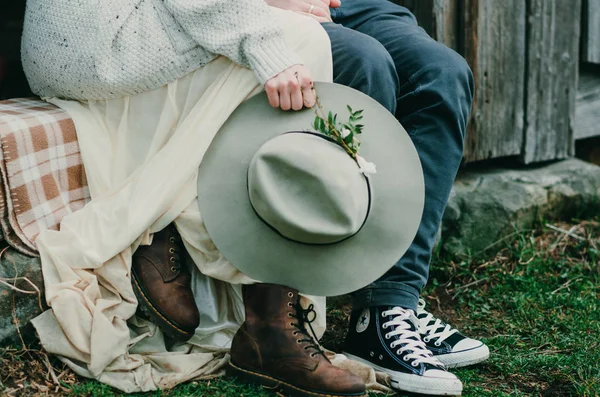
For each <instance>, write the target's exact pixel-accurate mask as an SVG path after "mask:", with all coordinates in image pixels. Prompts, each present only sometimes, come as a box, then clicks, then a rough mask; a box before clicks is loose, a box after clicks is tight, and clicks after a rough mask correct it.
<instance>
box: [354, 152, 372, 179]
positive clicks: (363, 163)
mask: <svg viewBox="0 0 600 397" xmlns="http://www.w3.org/2000/svg"><path fill="white" fill-rule="evenodd" d="M356 161H357V162H358V168H359V169H360V172H362V173H363V174H364V175H365V176H369V175H371V174H376V173H377V166H375V163H369V162H368V161H367V160H365V159H364V157H361V156H359V155H356Z"/></svg>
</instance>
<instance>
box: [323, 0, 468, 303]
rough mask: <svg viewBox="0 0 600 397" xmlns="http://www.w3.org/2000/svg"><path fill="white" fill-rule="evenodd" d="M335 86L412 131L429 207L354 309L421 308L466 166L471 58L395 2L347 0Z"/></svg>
mask: <svg viewBox="0 0 600 397" xmlns="http://www.w3.org/2000/svg"><path fill="white" fill-rule="evenodd" d="M331 17H332V19H333V22H334V23H324V24H323V27H324V28H325V30H326V31H327V33H328V34H329V37H330V39H331V47H332V52H333V73H334V81H335V82H336V83H339V84H343V85H346V86H350V87H353V88H355V89H357V90H359V91H362V92H363V93H365V94H367V95H369V96H371V97H372V98H374V99H375V100H377V101H378V102H379V103H381V104H382V105H383V106H385V107H386V108H387V109H388V110H389V111H390V112H392V113H393V114H395V115H396V118H397V119H398V121H400V123H401V124H402V125H403V126H404V128H405V129H406V131H407V132H408V134H409V135H410V137H411V139H412V141H413V143H414V145H415V147H416V149H417V151H418V153H419V157H420V159H421V164H422V167H423V172H424V177H425V208H424V210H423V217H422V219H421V225H420V227H419V230H418V232H417V235H416V237H415V239H414V241H413V243H412V245H411V246H410V248H409V249H408V251H407V252H406V253H405V254H404V256H403V257H402V258H400V260H399V261H398V262H397V263H396V264H395V265H394V267H393V268H392V269H390V270H389V271H388V272H387V273H386V274H385V275H384V276H383V277H381V278H380V279H379V280H377V281H376V282H374V283H373V284H371V285H369V286H367V287H366V288H364V289H362V290H360V291H357V292H356V293H355V294H354V309H362V308H364V307H369V306H387V305H390V306H401V307H405V308H408V309H413V310H416V307H417V302H418V298H419V294H420V293H421V290H422V289H423V287H424V286H425V284H426V282H427V278H428V276H429V264H430V260H431V253H432V250H433V246H434V244H435V238H436V234H437V230H438V227H439V225H440V222H441V218H442V215H443V213H444V209H445V207H446V203H447V201H448V197H449V195H450V190H451V188H452V184H453V182H454V179H455V178H456V173H457V171H458V167H459V165H460V162H461V159H462V154H463V146H464V137H465V129H466V126H467V120H468V118H469V113H470V111H471V102H472V99H473V75H472V73H471V70H470V69H469V66H468V65H467V63H466V62H465V60H464V59H463V58H462V57H461V56H460V55H458V54H457V53H456V52H454V51H452V50H451V49H449V48H448V47H446V46H445V45H443V44H440V43H438V42H436V41H434V40H433V39H432V38H431V37H429V36H428V35H427V33H426V32H425V31H424V30H423V29H422V28H420V27H419V26H418V25H417V21H416V19H415V17H414V16H413V15H412V14H411V13H410V11H408V10H407V9H406V8H404V7H401V6H398V5H396V4H393V3H391V2H389V1H387V0H343V1H342V6H341V7H340V8H338V9H331Z"/></svg>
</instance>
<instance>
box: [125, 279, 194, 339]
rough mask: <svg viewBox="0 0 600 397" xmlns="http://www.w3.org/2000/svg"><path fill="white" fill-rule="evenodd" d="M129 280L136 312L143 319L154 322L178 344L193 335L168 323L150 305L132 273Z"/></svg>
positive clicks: (167, 320) (165, 318) (172, 323)
mask: <svg viewBox="0 0 600 397" xmlns="http://www.w3.org/2000/svg"><path fill="white" fill-rule="evenodd" d="M131 280H132V281H133V282H132V286H133V292H134V293H135V296H136V297H137V299H138V312H141V313H142V315H143V316H144V317H146V318H148V319H149V320H150V321H152V322H154V323H155V324H156V325H157V326H158V327H159V328H160V329H161V331H163V333H164V334H165V335H167V336H168V337H170V338H171V339H174V340H176V341H180V342H185V341H187V340H189V339H190V338H191V337H192V336H193V335H194V332H193V331H192V332H190V331H186V330H184V329H182V328H181V327H179V325H178V324H176V323H175V322H173V321H170V320H169V319H168V318H167V317H166V316H165V315H164V314H163V313H162V312H161V311H160V309H158V308H157V307H155V306H154V305H153V304H152V302H151V301H150V299H149V298H148V296H147V295H146V293H145V292H144V289H143V288H142V286H141V285H140V283H139V282H138V280H137V277H136V275H135V272H134V271H132V272H131ZM194 331H195V330H194Z"/></svg>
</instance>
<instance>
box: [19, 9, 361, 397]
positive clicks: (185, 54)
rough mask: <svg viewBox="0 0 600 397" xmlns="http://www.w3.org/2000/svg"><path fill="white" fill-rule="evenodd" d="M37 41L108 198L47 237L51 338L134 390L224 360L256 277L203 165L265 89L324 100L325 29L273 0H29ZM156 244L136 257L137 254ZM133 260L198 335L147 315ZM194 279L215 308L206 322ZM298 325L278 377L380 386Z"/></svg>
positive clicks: (50, 91) (34, 66) (318, 385)
mask: <svg viewBox="0 0 600 397" xmlns="http://www.w3.org/2000/svg"><path fill="white" fill-rule="evenodd" d="M307 9H312V8H309V6H308V5H307ZM276 20H277V22H278V23H276V22H275V21H276ZM22 54H23V64H24V69H25V71H26V74H27V76H28V79H29V82H30V84H31V87H32V89H33V91H34V92H35V93H37V94H38V95H40V96H41V97H43V98H45V99H46V100H48V101H50V102H52V103H54V104H56V105H58V106H60V107H61V108H63V109H65V110H66V111H67V112H68V113H69V114H70V116H71V117H72V118H73V120H74V122H75V125H76V128H77V133H78V142H79V145H80V149H81V153H82V158H83V162H84V166H85V169H86V176H87V179H88V183H89V187H90V193H91V196H92V201H91V202H90V203H89V204H88V205H86V207H85V208H84V209H83V210H81V211H78V212H76V213H73V214H71V215H69V216H67V217H65V218H64V220H63V221H62V223H61V230H60V231H59V232H56V231H44V232H43V233H41V234H40V236H39V237H38V239H37V241H36V243H37V246H38V249H39V251H40V256H41V259H42V269H43V273H44V280H45V284H46V299H47V301H48V304H49V305H50V306H51V307H52V310H49V311H47V312H46V313H44V314H42V315H41V316H40V317H38V318H37V319H35V320H34V325H35V327H36V329H37V331H38V334H39V335H40V339H41V341H42V344H43V345H44V347H45V348H46V349H47V350H48V351H49V352H51V353H56V354H58V355H60V356H62V359H63V360H64V361H65V362H67V363H68V364H69V365H70V366H71V367H72V368H73V369H74V370H75V371H76V372H77V373H79V374H81V375H84V376H88V377H94V378H96V379H99V380H100V381H103V382H105V383H108V384H111V385H113V386H115V387H118V388H120V389H122V390H125V391H128V392H131V391H144V390H152V389H155V388H166V387H171V386H174V385H175V384H177V383H178V382H182V381H185V380H187V379H190V378H193V377H197V376H200V375H205V376H210V375H211V374H214V373H217V372H218V370H219V369H221V368H222V367H223V366H224V364H225V363H226V357H225V356H224V352H226V351H227V350H228V349H227V347H228V344H229V341H230V340H231V336H232V334H233V333H234V332H235V330H236V329H237V328H238V327H239V324H240V322H241V321H242V317H243V315H242V313H241V310H240V309H241V308H240V304H241V301H240V290H239V288H236V287H234V286H233V284H249V283H252V282H253V280H250V279H249V278H248V277H247V276H245V275H243V274H241V273H240V272H239V271H237V270H236V269H235V268H234V267H233V266H232V265H231V264H230V263H228V262H227V261H226V260H225V259H224V258H223V257H222V256H221V255H220V254H219V252H218V251H217V250H216V248H215V247H214V246H213V245H212V242H211V241H210V238H209V237H208V236H207V234H206V231H205V230H204V227H203V224H202V218H201V216H200V214H199V212H198V210H197V208H198V207H197V203H196V185H195V181H196V172H197V168H198V166H199V164H200V162H201V160H202V157H203V155H204V153H205V151H206V149H207V148H208V146H209V144H210V142H211V140H212V138H213V137H214V136H215V134H216V133H217V131H218V129H219V127H220V126H221V125H222V124H223V123H224V121H225V120H226V119H227V118H228V116H229V115H230V114H231V112H232V111H233V110H234V109H235V108H236V107H237V106H238V105H239V104H240V103H241V102H242V101H244V100H245V99H247V98H248V97H249V96H251V95H254V94H257V93H259V92H260V91H262V90H263V87H264V89H265V90H266V93H267V96H268V98H269V102H270V104H271V105H272V106H274V107H279V108H281V109H283V110H290V109H294V110H299V109H301V108H302V107H303V106H308V107H310V106H312V105H313V104H314V103H315V93H314V91H313V90H312V81H313V78H315V79H317V80H325V81H330V80H331V52H330V48H329V42H328V39H327V35H326V34H325V32H324V30H323V29H322V28H321V27H320V26H319V24H318V23H317V22H316V21H312V20H311V23H307V18H306V17H305V16H302V15H298V14H294V13H292V12H288V11H282V10H277V9H272V8H269V7H268V6H267V5H266V3H264V2H263V0H242V1H240V0H218V1H217V0H120V1H116V0H103V1H92V0H84V1H70V0H29V1H28V4H27V14H26V21H25V26H24V34H23V45H22ZM309 70H310V72H309ZM311 73H312V74H311ZM249 133H251V131H249ZM240 139H243V137H240ZM215 172H218V170H215ZM173 221H174V223H175V225H176V229H177V231H175V230H174V228H172V227H168V225H169V224H171V223H172V222H173ZM161 230H162V232H160V233H157V232H159V231H161ZM152 233H156V234H155V235H154V242H152V240H151V235H152ZM179 235H181V237H179ZM180 239H181V241H182V242H183V244H184V245H185V248H186V250H187V252H188V253H189V255H190V256H191V258H192V259H193V261H194V263H195V264H196V266H197V268H198V269H199V270H200V272H201V274H198V272H197V271H196V270H195V269H192V273H193V274H195V276H194V277H193V278H192V279H191V281H190V277H189V275H187V273H186V271H185V270H183V269H181V268H180V263H179V262H181V260H180V258H182V257H184V255H181V254H180V253H178V251H179V249H180V248H181V244H180ZM151 242H152V245H150V246H149V247H143V248H142V249H141V250H139V251H138V255H137V257H136V259H135V260H134V262H133V265H132V252H134V251H136V249H137V248H138V246H140V245H142V246H148V245H149V244H150V243H151ZM144 250H145V251H144ZM148 250H150V251H151V252H148ZM141 253H143V255H142V254H141ZM169 271H172V274H171V273H169ZM132 274H133V275H134V284H135V291H136V292H138V296H139V297H141V298H143V299H140V305H143V306H144V307H145V308H146V309H147V311H149V312H150V314H153V315H154V318H157V317H161V316H162V317H163V320H164V322H163V323H162V324H161V325H162V327H163V329H165V330H166V331H167V333H170V334H172V335H174V336H176V337H178V338H179V339H186V338H189V337H190V336H191V335H192V334H194V337H193V338H192V340H191V342H192V344H187V345H183V344H175V345H174V346H169V347H168V348H167V346H165V345H164V343H165V342H164V338H162V336H161V334H160V332H157V330H156V328H155V327H153V326H152V325H150V324H148V323H146V322H144V321H143V320H142V319H139V318H136V317H132V316H133V315H134V313H135V311H136V307H137V301H136V297H135V293H134V288H133V287H132V285H131V279H130V277H131V275H132ZM217 279H218V280H222V281H224V282H219V281H217ZM190 283H191V287H192V288H193V289H194V290H195V292H196V294H195V295H196V296H195V299H196V302H200V305H201V308H202V313H201V314H202V315H203V316H204V317H206V318H204V319H203V321H202V324H201V325H200V326H199V327H196V325H197V324H198V314H197V312H195V310H196V309H195V305H194V298H193V297H192V296H191V289H190ZM256 288H257V291H259V292H261V294H262V295H260V294H259V295H260V296H262V297H263V299H264V300H263V302H262V303H261V302H258V303H257V302H256V296H258V295H257V294H254V296H255V298H254V301H253V302H252V304H253V305H254V306H253V307H254V308H256V306H259V307H260V306H264V303H266V301H268V300H269V299H271V298H272V296H274V295H277V294H280V295H283V294H285V296H286V299H288V300H289V294H292V292H291V291H288V290H287V289H284V288H283V287H278V286H266V287H265V286H264V285H263V286H262V287H256ZM266 290H268V291H266ZM265 291H266V292H265ZM169 297H170V299H169ZM294 299H296V300H297V299H298V298H297V297H295V298H294ZM246 303H248V302H246ZM320 303H322V301H320ZM320 308H321V316H320V317H321V318H323V317H324V316H323V315H322V314H323V313H322V311H323V305H322V304H321V306H320ZM265 310H267V311H268V310H273V313H275V312H276V311H277V310H279V308H273V309H265ZM298 310H300V309H298ZM267 315H268V313H267ZM298 315H299V313H298ZM128 319H130V328H129V327H128V324H127V322H126V321H127V320H128ZM194 329H195V330H194ZM274 332H279V331H277V330H274ZM278 335H283V334H281V333H280V334H278ZM286 338H287V337H285V336H282V337H281V338H280V341H279V342H278V343H279V345H278V344H277V343H275V342H274V345H275V347H276V348H278V349H279V350H278V351H279V352H280V353H277V354H280V355H281V354H288V356H289V351H290V350H294V349H295V350H297V351H295V353H293V354H292V355H291V356H290V357H291V358H293V360H295V361H294V362H295V363H296V364H294V365H291V366H289V369H288V370H283V371H281V370H279V372H278V374H277V377H278V379H280V380H282V381H284V382H286V383H288V384H290V385H292V387H293V388H295V389H298V390H299V391H300V392H301V393H303V392H304V391H306V390H307V389H311V393H313V394H311V395H314V393H317V395H319V394H335V395H360V394H363V393H364V384H362V382H360V380H358V379H357V378H355V377H353V375H351V374H349V373H346V372H343V371H340V370H338V369H337V368H334V367H333V366H332V365H331V364H330V363H329V361H328V360H326V359H325V358H324V357H322V358H318V359H317V361H318V363H317V367H318V368H319V370H318V371H314V369H315V368H313V367H311V368H308V366H307V365H306V361H307V360H308V358H307V356H308V355H310V354H311V351H307V350H306V349H296V348H295V347H294V346H293V345H295V344H296V343H297V341H296V340H293V339H291V338H287V339H286ZM309 339H310V338H305V342H298V343H299V344H303V343H308V344H310V341H308V340H309ZM289 347H293V348H292V349H290V348H289ZM286 349H287V350H286ZM275 350H277V349H275ZM240 351H241V353H243V351H244V347H243V346H240V349H238V352H240ZM286 351H287V352H286ZM167 353H168V354H167ZM313 361H314V360H313ZM313 361H311V363H312V362H313ZM311 365H312V364H311ZM265 375H266V376H270V375H272V374H269V373H267V374H265Z"/></svg>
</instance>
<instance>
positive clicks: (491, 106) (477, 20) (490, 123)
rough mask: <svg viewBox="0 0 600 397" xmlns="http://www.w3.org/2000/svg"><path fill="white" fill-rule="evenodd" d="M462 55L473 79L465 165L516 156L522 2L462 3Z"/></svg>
mask: <svg viewBox="0 0 600 397" xmlns="http://www.w3.org/2000/svg"><path fill="white" fill-rule="evenodd" d="M462 12H463V15H464V17H463V21H464V22H463V24H464V25H463V34H462V40H463V42H462V45H461V47H462V49H463V55H464V56H465V58H466V59H467V62H468V63H469V65H471V69H472V70H473V74H474V76H475V99H474V102H473V110H472V113H471V120H470V121H469V129H468V133H467V140H466V146H465V160H466V161H475V160H484V159H490V158H496V157H504V156H512V155H519V154H520V153H521V148H522V145H523V126H524V117H525V115H524V108H523V103H524V95H525V65H526V64H525V58H526V57H525V55H526V52H525V15H526V7H525V1H523V0H505V1H502V2H499V1H495V0H464V8H463V10H462Z"/></svg>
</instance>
